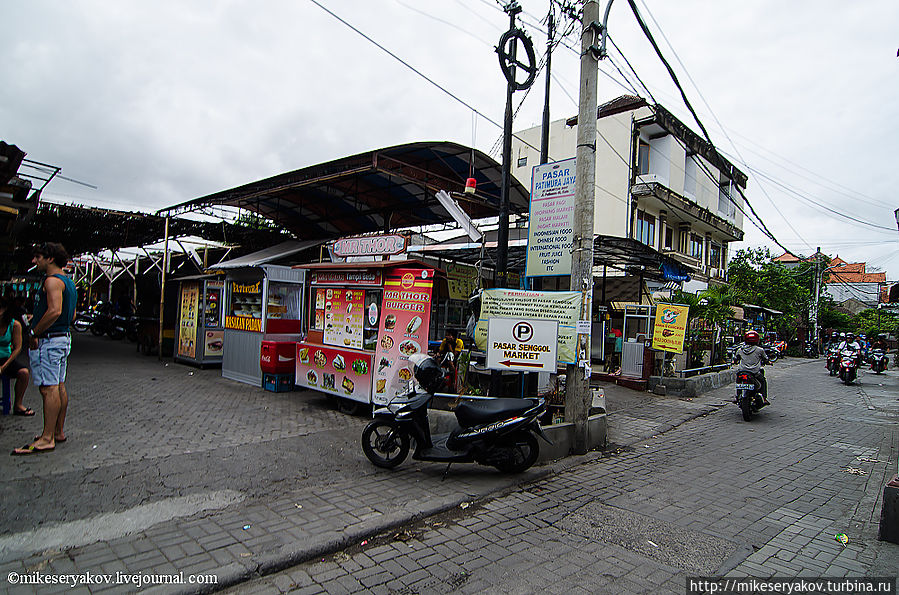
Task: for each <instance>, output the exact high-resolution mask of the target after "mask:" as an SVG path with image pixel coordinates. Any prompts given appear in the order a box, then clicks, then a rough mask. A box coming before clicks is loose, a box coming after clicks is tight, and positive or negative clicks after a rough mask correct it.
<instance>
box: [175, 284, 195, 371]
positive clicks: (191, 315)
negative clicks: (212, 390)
mask: <svg viewBox="0 0 899 595" xmlns="http://www.w3.org/2000/svg"><path fill="white" fill-rule="evenodd" d="M199 301H200V285H199V284H198V283H183V284H182V285H181V315H180V316H179V326H178V355H180V356H181V357H189V358H195V357H196V356H197V345H196V338H197V318H198V313H199Z"/></svg>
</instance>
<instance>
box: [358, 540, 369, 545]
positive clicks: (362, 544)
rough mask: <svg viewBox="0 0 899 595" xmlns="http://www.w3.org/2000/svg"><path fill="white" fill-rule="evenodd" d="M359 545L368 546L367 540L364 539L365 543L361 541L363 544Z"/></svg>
mask: <svg viewBox="0 0 899 595" xmlns="http://www.w3.org/2000/svg"><path fill="white" fill-rule="evenodd" d="M359 545H368V540H367V539H366V540H365V541H363V542H362V543H360V544H359Z"/></svg>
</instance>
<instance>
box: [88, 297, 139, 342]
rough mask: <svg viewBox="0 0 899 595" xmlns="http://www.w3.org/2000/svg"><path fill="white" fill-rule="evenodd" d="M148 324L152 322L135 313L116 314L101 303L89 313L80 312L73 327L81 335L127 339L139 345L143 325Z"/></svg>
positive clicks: (110, 307)
mask: <svg viewBox="0 0 899 595" xmlns="http://www.w3.org/2000/svg"><path fill="white" fill-rule="evenodd" d="M147 322H151V320H150V319H148V318H145V317H142V316H137V315H136V314H134V313H127V312H119V313H116V312H114V310H113V307H112V305H111V304H109V303H108V302H102V301H100V302H97V303H96V304H94V306H93V307H92V308H91V309H90V310H88V311H87V312H79V313H78V315H77V316H76V317H75V321H74V322H73V323H72V326H73V327H74V329H75V330H76V331H78V332H81V333H84V332H88V331H90V333H91V334H92V335H94V336H97V337H102V336H103V335H108V336H109V338H111V339H115V340H120V339H123V338H125V339H128V340H129V341H131V342H132V343H137V341H138V339H139V337H140V329H141V325H143V324H145V323H147Z"/></svg>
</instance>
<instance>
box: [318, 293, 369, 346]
mask: <svg viewBox="0 0 899 595" xmlns="http://www.w3.org/2000/svg"><path fill="white" fill-rule="evenodd" d="M322 293H324V302H325V303H324V306H325V307H324V324H325V333H324V340H323V342H324V343H325V344H326V345H334V346H336V347H349V348H351V349H362V319H363V313H364V311H365V290H364V289H342V288H334V289H325V290H322V289H319V290H318V294H322ZM317 299H318V295H316V300H317Z"/></svg>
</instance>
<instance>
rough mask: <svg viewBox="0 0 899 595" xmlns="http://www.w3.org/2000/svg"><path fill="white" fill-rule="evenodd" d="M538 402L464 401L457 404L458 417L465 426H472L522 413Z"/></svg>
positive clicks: (530, 400) (515, 400)
mask: <svg viewBox="0 0 899 595" xmlns="http://www.w3.org/2000/svg"><path fill="white" fill-rule="evenodd" d="M536 404H537V402H536V401H535V400H534V399H485V400H480V399H478V400H477V401H462V402H461V403H459V404H458V405H457V406H456V419H457V420H458V421H459V425H460V426H462V427H463V428H470V427H472V426H479V425H482V424H489V423H491V422H494V421H500V420H502V419H506V418H509V417H514V416H516V415H520V414H522V413H524V412H525V411H527V410H528V409H531V408H532V407H534V405H536Z"/></svg>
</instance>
